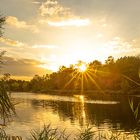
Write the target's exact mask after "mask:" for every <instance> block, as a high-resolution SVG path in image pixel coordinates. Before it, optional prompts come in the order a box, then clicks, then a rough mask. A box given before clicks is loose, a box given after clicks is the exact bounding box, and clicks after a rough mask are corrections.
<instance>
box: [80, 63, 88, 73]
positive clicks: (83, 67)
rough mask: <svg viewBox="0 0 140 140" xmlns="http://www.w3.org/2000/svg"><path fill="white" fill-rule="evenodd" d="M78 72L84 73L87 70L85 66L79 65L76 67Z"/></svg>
mask: <svg viewBox="0 0 140 140" xmlns="http://www.w3.org/2000/svg"><path fill="white" fill-rule="evenodd" d="M78 70H79V72H85V71H86V70H87V66H86V64H81V65H80V66H79V67H78Z"/></svg>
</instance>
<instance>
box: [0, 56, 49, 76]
mask: <svg viewBox="0 0 140 140" xmlns="http://www.w3.org/2000/svg"><path fill="white" fill-rule="evenodd" d="M42 64H43V63H42V62H40V61H38V60H34V59H15V58H13V57H4V65H3V67H2V69H1V70H2V73H10V74H11V75H12V76H22V77H25V76H26V77H31V76H34V75H35V74H38V75H44V74H46V73H50V72H51V71H50V70H47V68H46V69H44V68H41V67H39V65H42Z"/></svg>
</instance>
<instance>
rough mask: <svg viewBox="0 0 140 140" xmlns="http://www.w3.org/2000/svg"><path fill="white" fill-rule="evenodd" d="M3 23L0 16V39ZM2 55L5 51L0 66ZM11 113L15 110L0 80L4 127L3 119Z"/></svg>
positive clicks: (3, 80) (0, 106) (0, 55)
mask: <svg viewBox="0 0 140 140" xmlns="http://www.w3.org/2000/svg"><path fill="white" fill-rule="evenodd" d="M4 22H5V17H2V16H0V37H2V33H3V32H2V29H3V25H4ZM4 53H5V51H2V52H0V65H1V64H2V63H3V60H2V58H3V55H4ZM7 76H8V75H7ZM12 113H14V114H15V108H14V106H13V104H12V102H11V100H10V97H9V94H8V92H7V89H6V87H5V79H0V117H1V119H3V125H5V119H6V118H8V117H9V116H11V114H12Z"/></svg>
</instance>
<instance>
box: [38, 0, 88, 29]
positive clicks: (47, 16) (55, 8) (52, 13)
mask: <svg viewBox="0 0 140 140" xmlns="http://www.w3.org/2000/svg"><path fill="white" fill-rule="evenodd" d="M39 13H40V15H41V16H42V17H43V19H40V20H39V22H40V23H47V24H48V25H50V26H55V27H65V26H87V25H89V23H90V20H89V19H88V18H81V17H80V16H77V15H75V14H73V12H72V11H71V9H70V8H67V7H64V6H62V5H60V4H59V3H58V1H57V0H48V1H46V2H44V3H42V5H41V6H40V8H39Z"/></svg>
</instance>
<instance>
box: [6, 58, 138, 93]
mask: <svg viewBox="0 0 140 140" xmlns="http://www.w3.org/2000/svg"><path fill="white" fill-rule="evenodd" d="M81 63H82V62H81V61H79V62H78V64H75V65H71V66H70V67H65V66H61V67H60V69H59V71H58V72H53V73H52V74H46V75H44V76H39V75H35V76H34V77H33V78H32V79H31V81H24V80H14V79H9V80H8V81H6V82H7V84H9V87H10V90H11V91H33V92H48V91H53V90H81V85H82V82H83V90H101V89H102V90H121V91H124V92H128V91H129V92H130V90H133V89H135V90H137V89H138V91H139V87H140V77H139V70H140V57H135V56H129V57H122V58H119V59H118V60H116V61H115V60H114V58H113V57H112V56H110V57H108V59H107V60H106V63H105V64H102V63H101V62H99V61H98V60H94V61H93V62H91V63H89V64H87V71H86V72H85V73H83V74H82V73H81V72H79V71H78V70H77V68H76V67H78V65H80V64H81ZM82 75H83V76H82Z"/></svg>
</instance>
